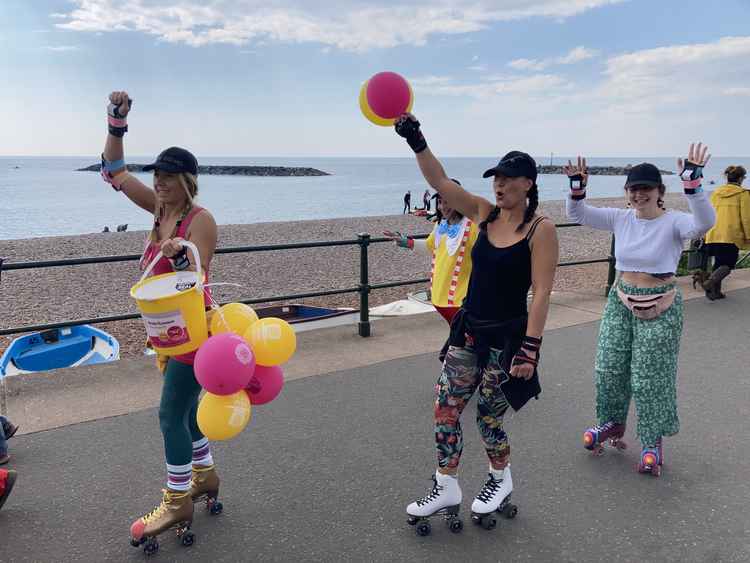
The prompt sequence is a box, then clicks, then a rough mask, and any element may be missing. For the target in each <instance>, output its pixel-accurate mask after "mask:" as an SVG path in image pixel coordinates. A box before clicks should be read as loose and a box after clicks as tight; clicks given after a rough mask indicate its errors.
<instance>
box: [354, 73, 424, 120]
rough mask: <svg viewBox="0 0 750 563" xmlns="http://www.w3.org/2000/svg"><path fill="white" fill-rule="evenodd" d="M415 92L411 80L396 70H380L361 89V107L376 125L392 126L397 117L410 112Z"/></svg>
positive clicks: (364, 113)
mask: <svg viewBox="0 0 750 563" xmlns="http://www.w3.org/2000/svg"><path fill="white" fill-rule="evenodd" d="M413 105H414V92H413V91H412V89H411V85H410V84H409V82H408V81H407V80H406V79H405V78H404V77H403V76H401V75H400V74H397V73H395V72H379V73H377V74H376V75H374V76H373V77H372V78H370V79H369V80H367V81H366V82H365V83H364V84H363V85H362V88H361V89H360V91H359V108H360V110H362V114H363V115H364V116H365V117H366V118H367V119H368V120H370V121H371V122H372V123H374V124H375V125H380V126H383V127H390V126H392V125H393V124H394V123H395V121H396V118H398V117H399V116H400V115H402V114H404V113H407V112H410V111H411V108H412V106H413Z"/></svg>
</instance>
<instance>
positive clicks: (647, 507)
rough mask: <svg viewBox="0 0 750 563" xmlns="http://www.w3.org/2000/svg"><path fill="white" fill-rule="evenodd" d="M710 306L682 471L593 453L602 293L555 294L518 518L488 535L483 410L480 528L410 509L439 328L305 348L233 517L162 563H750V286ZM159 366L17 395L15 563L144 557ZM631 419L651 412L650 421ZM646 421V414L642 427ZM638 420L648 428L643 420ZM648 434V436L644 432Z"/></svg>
mask: <svg viewBox="0 0 750 563" xmlns="http://www.w3.org/2000/svg"><path fill="white" fill-rule="evenodd" d="M727 290H729V291H728V297H727V299H725V300H722V301H717V302H713V303H710V302H708V301H706V300H705V299H703V298H702V297H701V298H698V299H693V298H691V297H700V294H698V293H697V292H693V291H692V290H691V289H690V288H687V287H684V291H685V294H686V296H687V297H688V298H689V299H688V300H687V301H686V314H685V330H684V336H683V342H682V351H681V356H680V376H679V377H680V380H679V401H680V413H681V422H682V429H681V432H680V434H678V435H677V436H675V437H674V438H670V439H667V440H666V444H665V457H666V465H665V469H664V473H663V476H662V477H661V478H660V479H655V478H652V477H649V476H643V475H639V474H637V473H636V472H635V464H636V461H637V457H638V453H639V446H638V443H637V440H636V439H635V437H634V436H633V434H632V431H630V430H629V431H628V434H627V438H628V439H629V440H628V442H629V444H631V448H629V449H628V450H626V451H624V452H614V451H612V450H608V451H607V453H606V455H605V456H603V457H602V458H593V457H592V456H590V455H589V454H588V452H586V451H585V450H583V448H582V447H581V445H580V436H581V432H582V430H583V429H584V428H585V427H586V426H588V425H589V424H590V423H591V422H593V420H594V412H593V387H592V375H591V374H592V367H593V357H594V348H595V342H596V334H597V328H598V322H597V321H598V318H599V314H600V312H601V307H602V305H603V299H601V298H599V297H593V296H590V297H586V296H581V295H566V294H560V295H555V297H554V300H553V301H554V303H555V304H554V305H553V307H552V310H551V315H550V321H549V324H548V327H549V329H548V331H547V333H546V335H545V341H544V346H543V349H542V368H541V371H542V386H543V393H542V395H541V397H540V400H539V401H532V402H531V403H530V404H529V405H528V406H527V407H526V408H524V409H523V410H522V411H521V412H519V413H516V414H509V415H508V417H507V423H506V427H507V430H508V432H509V435H510V438H511V443H512V448H513V462H512V466H513V479H514V484H515V492H514V502H516V504H518V506H519V514H518V517H517V518H516V519H515V520H504V519H502V520H501V521H500V523H499V525H498V528H497V529H495V530H492V531H489V532H488V531H485V530H483V529H481V528H478V527H475V526H472V525H471V523H470V522H469V518H468V515H469V512H468V510H469V506H470V503H471V499H472V497H473V495H474V494H475V493H476V491H477V490H478V489H479V487H480V486H481V484H482V482H483V480H484V477H485V473H486V467H487V466H486V458H485V457H484V454H483V451H482V449H481V444H480V442H479V437H478V434H477V431H476V428H475V425H474V422H473V421H474V402H473V401H472V404H470V405H469V407H468V409H467V412H466V413H465V415H464V419H463V420H464V429H465V436H466V444H465V449H464V457H463V460H462V471H461V484H462V487H463V490H464V503H463V511H462V515H463V516H464V519H465V529H464V531H463V533H461V534H459V535H454V534H451V533H450V532H449V530H448V529H447V528H445V527H444V526H442V525H440V524H441V522H440V521H438V520H434V521H433V533H432V535H431V536H429V537H426V538H420V537H417V536H416V535H415V534H414V530H413V528H412V527H410V526H408V525H406V523H405V515H404V507H405V505H406V504H407V503H408V502H409V501H411V500H413V499H414V498H415V497H417V496H421V495H423V494H424V493H425V492H426V491H427V489H428V487H429V486H430V485H431V481H430V480H429V477H430V475H431V473H432V471H433V470H434V463H435V462H434V448H433V445H432V436H431V432H432V430H431V426H432V425H431V403H432V392H433V384H434V381H435V378H436V377H437V375H438V371H439V364H438V360H437V357H436V353H435V352H436V350H437V349H438V348H439V347H440V345H442V342H443V340H444V338H445V336H446V332H447V327H446V326H445V323H444V321H443V320H442V319H441V318H439V317H438V316H437V315H436V314H432V313H430V314H424V315H416V316H413V317H401V318H390V319H384V320H376V321H374V323H373V337H371V338H369V339H361V338H359V337H358V336H356V335H355V334H354V332H355V328H354V327H353V326H351V325H350V326H342V327H336V328H331V329H322V330H317V331H312V332H307V333H301V334H300V335H299V351H298V353H297V355H296V356H295V358H293V360H292V361H291V362H290V363H289V365H288V366H287V369H286V374H287V378H288V382H287V386H286V389H285V390H284V392H283V394H282V395H281V397H279V399H277V401H275V402H273V403H271V404H269V405H266V406H263V407H258V408H256V409H255V410H254V413H253V420H252V422H251V424H250V426H248V428H247V429H246V430H245V431H244V432H243V433H242V434H241V435H240V437H238V438H237V439H235V440H233V441H231V442H228V443H225V444H216V445H215V447H214V455H215V458H216V459H217V462H218V464H219V468H220V472H221V476H222V478H223V484H222V497H223V499H222V500H223V502H224V505H225V513H224V514H222V515H221V516H219V517H209V516H208V515H207V514H205V513H203V511H202V510H197V511H196V519H195V522H194V527H193V529H194V531H195V533H196V536H197V541H196V544H195V545H194V546H193V547H191V548H183V547H182V546H180V545H178V544H177V542H176V541H175V540H173V538H171V537H168V536H167V535H165V536H163V537H162V538H161V541H160V543H161V550H160V552H159V554H158V555H156V557H155V559H154V560H158V561H185V560H189V559H190V560H195V561H459V560H468V561H480V562H484V561H487V562H490V561H555V562H562V561H571V562H573V561H602V560H608V561H610V562H616V561H623V562H626V561H638V560H653V561H717V562H724V561H729V562H744V561H750V521H748V518H747V516H746V512H747V508H746V506H747V504H748V501H749V500H750V484H749V483H748V480H747V475H750V456H748V454H747V451H746V449H747V448H746V445H747V443H748V438H747V436H748V435H750V422H749V420H750V419H749V418H748V414H750V381H748V377H747V376H748V372H749V371H750V370H748V367H747V366H748V359H750V355H749V354H748V351H747V342H748V336H750V330H748V321H750V272H738V273H737V274H735V275H733V276H731V278H730V283H729V284H728V285H727ZM152 361H153V360H152V359H150V358H143V359H138V360H132V361H121V362H117V363H115V364H110V365H106V366H98V367H96V368H88V369H81V370H61V371H58V372H56V373H52V374H48V375H44V376H40V375H37V376H32V377H23V378H13V380H10V381H8V384H7V387H8V392H9V397H8V406H9V414H10V416H11V418H12V420H13V421H14V422H16V423H20V424H21V425H22V431H21V432H20V433H19V434H20V435H19V436H18V437H15V438H13V439H12V440H11V441H10V447H11V454H12V456H13V459H12V461H11V464H10V465H9V467H12V468H14V469H16V470H18V472H19V480H18V483H17V485H16V488H15V490H14V492H13V495H12V496H11V498H10V499H9V501H8V502H7V504H6V505H5V507H4V508H3V509H2V511H0V561H3V562H5V561H139V560H142V559H143V557H144V556H143V553H142V552H141V551H140V550H138V549H135V548H132V547H130V546H129V545H128V541H127V532H128V527H129V524H130V522H131V521H132V519H134V518H135V517H137V516H139V515H140V514H142V513H143V512H144V511H145V510H150V509H151V508H152V507H153V506H155V504H156V503H157V502H158V500H159V490H160V488H161V487H163V473H164V466H163V458H162V445H161V436H160V433H159V428H158V420H157V416H156V410H155V408H154V407H155V405H156V404H157V402H158V397H159V383H160V381H159V376H158V375H157V374H156V372H155V369H153V368H152V365H151V363H152ZM631 410H632V409H631ZM631 414H632V413H631ZM631 423H632V418H631ZM631 427H632V424H631Z"/></svg>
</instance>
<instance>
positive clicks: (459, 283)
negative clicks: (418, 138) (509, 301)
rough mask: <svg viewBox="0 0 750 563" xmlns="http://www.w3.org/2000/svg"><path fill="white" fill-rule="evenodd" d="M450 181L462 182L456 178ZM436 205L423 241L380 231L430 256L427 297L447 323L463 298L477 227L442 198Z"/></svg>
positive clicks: (467, 281) (397, 242) (438, 199)
mask: <svg viewBox="0 0 750 563" xmlns="http://www.w3.org/2000/svg"><path fill="white" fill-rule="evenodd" d="M453 181H454V182H455V183H456V184H458V185H459V186H460V185H461V183H460V182H459V181H458V180H455V179H454V180H453ZM437 208H438V214H439V215H440V217H441V219H440V220H439V221H438V223H437V225H435V227H434V228H433V229H432V232H431V233H430V236H428V237H427V239H426V240H422V239H414V238H411V237H408V236H406V235H402V234H401V233H398V232H393V231H384V232H383V234H384V235H385V236H386V237H388V238H390V239H392V240H394V241H396V245H397V246H399V247H401V248H409V249H413V250H416V251H417V252H419V253H420V254H423V255H428V256H431V257H432V269H431V272H430V300H431V301H432V305H433V306H434V307H435V309H436V310H437V312H438V313H440V315H441V316H442V317H443V318H444V319H445V320H446V321H447V322H448V324H450V323H451V321H452V320H453V317H454V315H455V314H456V313H457V312H458V309H459V307H460V306H461V303H463V300H464V297H466V290H467V289H468V287H469V276H470V275H471V251H472V249H473V248H474V243H475V242H476V240H477V236H478V234H479V229H478V228H477V225H476V223H474V222H473V221H472V220H471V219H469V218H468V217H464V216H463V215H461V213H460V212H458V211H456V210H455V209H453V208H451V207H449V206H448V204H447V203H446V202H445V200H443V199H442V198H441V197H438V198H437Z"/></svg>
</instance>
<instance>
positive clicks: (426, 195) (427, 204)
mask: <svg viewBox="0 0 750 563" xmlns="http://www.w3.org/2000/svg"><path fill="white" fill-rule="evenodd" d="M431 199H432V196H431V195H430V190H429V188H428V189H425V191H424V193H423V194H422V204H423V205H424V208H425V211H429V210H430V203H431V201H430V200H431Z"/></svg>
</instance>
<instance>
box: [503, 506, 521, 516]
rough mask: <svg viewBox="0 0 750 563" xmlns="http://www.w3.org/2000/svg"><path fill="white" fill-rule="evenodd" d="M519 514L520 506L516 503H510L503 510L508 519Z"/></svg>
mask: <svg viewBox="0 0 750 563" xmlns="http://www.w3.org/2000/svg"><path fill="white" fill-rule="evenodd" d="M517 514H518V507H517V506H516V505H515V504H509V505H508V506H506V507H505V510H503V516H505V517H506V518H507V519H508V520H512V519H513V518H515V517H516V515H517Z"/></svg>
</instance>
